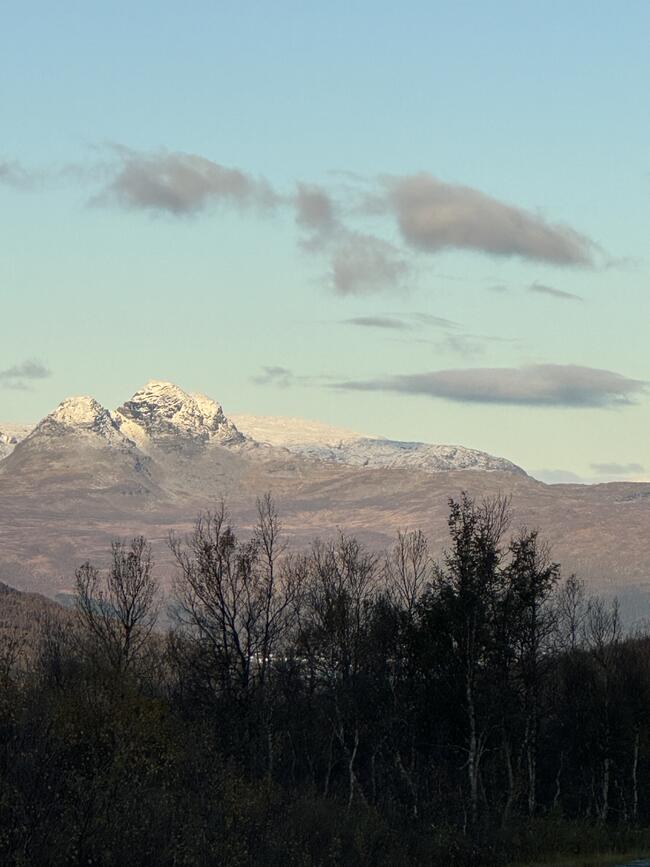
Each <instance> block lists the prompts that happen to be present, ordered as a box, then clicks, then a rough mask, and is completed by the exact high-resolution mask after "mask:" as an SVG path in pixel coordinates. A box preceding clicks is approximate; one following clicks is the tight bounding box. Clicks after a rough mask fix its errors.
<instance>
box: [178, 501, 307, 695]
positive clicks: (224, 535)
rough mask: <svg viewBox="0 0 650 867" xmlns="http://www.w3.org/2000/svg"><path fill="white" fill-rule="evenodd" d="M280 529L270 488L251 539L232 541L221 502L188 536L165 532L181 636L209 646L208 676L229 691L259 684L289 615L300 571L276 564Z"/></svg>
mask: <svg viewBox="0 0 650 867" xmlns="http://www.w3.org/2000/svg"><path fill="white" fill-rule="evenodd" d="M280 529H281V528H280V522H279V518H278V514H277V510H276V508H275V505H274V503H273V499H272V498H271V496H270V495H269V494H267V495H266V496H264V497H263V498H261V499H260V500H258V502H257V524H256V526H255V528H254V531H253V535H252V538H251V539H250V540H248V541H244V542H242V541H240V540H239V539H237V537H236V535H235V532H234V530H233V528H232V526H231V523H230V519H229V516H228V513H227V510H226V507H225V504H224V503H221V504H220V506H219V507H218V508H217V509H216V510H215V511H214V512H207V513H205V514H203V515H201V516H200V517H199V518H198V520H197V522H196V524H195V527H194V530H193V532H192V534H191V535H190V536H189V538H187V539H186V540H184V541H183V540H180V539H178V538H177V537H175V536H171V537H170V547H171V551H172V554H173V556H174V559H175V561H176V564H177V566H178V573H177V576H176V578H175V581H174V591H175V599H176V614H177V618H178V621H179V625H180V628H181V631H182V634H183V637H184V638H185V639H186V640H188V641H190V642H191V643H192V644H193V645H194V646H197V645H198V646H199V648H200V649H202V650H204V651H207V655H208V656H209V658H210V660H211V662H209V666H210V668H211V672H210V679H211V680H213V681H216V682H217V683H218V686H219V687H220V688H221V689H224V690H226V691H229V690H232V689H233V688H238V689H244V690H246V689H248V688H249V687H250V686H251V685H252V684H254V683H256V684H262V683H264V681H265V679H266V677H267V674H268V669H269V665H270V663H271V661H272V659H273V657H274V654H275V653H276V652H277V650H278V648H279V646H280V644H281V641H282V638H283V636H284V634H285V633H286V630H287V629H288V626H289V624H290V621H291V618H292V616H293V612H294V606H293V601H294V599H295V597H296V594H297V590H298V587H297V573H295V571H294V570H290V569H283V568H281V561H282V555H283V553H284V545H283V543H282V541H281V536H280ZM204 658H205V654H204Z"/></svg>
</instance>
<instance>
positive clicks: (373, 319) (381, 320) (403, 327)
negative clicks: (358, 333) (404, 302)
mask: <svg viewBox="0 0 650 867" xmlns="http://www.w3.org/2000/svg"><path fill="white" fill-rule="evenodd" d="M341 324H342V325H355V326H356V327H358V328H379V329H381V330H385V331H412V330H413V323H412V322H406V321H405V320H404V319H398V318H396V317H393V316H352V317H351V318H350V319H342V320H341Z"/></svg>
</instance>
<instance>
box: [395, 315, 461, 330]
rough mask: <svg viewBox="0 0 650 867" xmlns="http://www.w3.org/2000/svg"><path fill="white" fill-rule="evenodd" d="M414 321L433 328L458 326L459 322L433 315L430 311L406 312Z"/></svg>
mask: <svg viewBox="0 0 650 867" xmlns="http://www.w3.org/2000/svg"><path fill="white" fill-rule="evenodd" d="M406 315H407V316H409V317H410V318H411V319H414V320H415V321H416V322H420V323H422V324H423V325H431V326H433V327H434V328H459V327H460V323H458V322H454V320H453V319H445V318H444V317H442V316H433V315H432V314H431V313H408V314H406Z"/></svg>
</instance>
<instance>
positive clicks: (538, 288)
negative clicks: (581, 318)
mask: <svg viewBox="0 0 650 867" xmlns="http://www.w3.org/2000/svg"><path fill="white" fill-rule="evenodd" d="M528 291H529V292H538V293H539V294H540V295H550V296H551V297H552V298H558V299H560V300H561V301H584V298H583V297H582V295H576V294H575V293H574V292H565V291H564V290H563V289H555V288H554V287H553V286H545V285H544V283H531V285H530V286H529V287H528Z"/></svg>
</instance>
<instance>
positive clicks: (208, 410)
mask: <svg viewBox="0 0 650 867" xmlns="http://www.w3.org/2000/svg"><path fill="white" fill-rule="evenodd" d="M0 447H1V450H0V514H1V515H2V522H0V580H4V581H6V582H7V583H9V584H12V585H14V586H18V587H21V588H23V589H28V590H36V591H39V592H44V593H46V594H49V595H55V594H56V593H57V592H60V591H65V590H67V589H69V588H70V580H71V579H70V576H71V575H72V574H73V572H74V569H75V567H76V566H77V565H78V563H79V562H80V560H81V559H82V558H83V557H84V556H95V557H98V558H100V557H102V556H104V553H103V552H105V551H106V550H107V549H108V547H109V546H110V540H111V539H112V538H114V537H116V536H117V537H124V536H127V535H131V534H132V533H133V532H141V533H143V534H144V535H146V536H147V537H148V538H150V539H151V540H152V542H153V545H154V551H155V553H156V557H157V558H159V561H160V564H161V566H163V567H164V566H165V564H166V563H167V561H168V553H167V551H166V546H165V544H164V540H165V539H166V537H167V535H168V533H169V531H170V529H172V528H175V529H177V530H179V531H180V532H183V531H185V530H188V529H190V527H191V525H192V521H193V520H194V518H195V516H196V515H197V514H198V513H199V512H200V511H202V510H204V509H206V508H210V507H213V506H214V505H215V504H216V503H218V502H219V501H220V500H222V499H225V500H227V501H228V503H229V506H230V508H231V511H232V514H233V519H234V520H235V521H236V522H237V523H238V525H239V526H241V527H243V528H245V527H249V526H251V522H252V520H253V518H254V516H253V514H252V509H251V503H252V502H254V500H255V497H256V496H257V495H259V494H260V493H261V492H264V491H270V492H272V494H273V496H274V497H275V499H276V501H277V502H278V505H279V507H280V509H281V512H282V515H283V524H284V528H285V531H286V533H287V537H288V540H289V544H290V545H292V546H294V547H300V546H301V545H302V544H303V543H304V541H305V540H307V539H311V538H313V537H316V536H320V537H322V538H329V537H331V535H332V533H333V532H334V531H335V530H336V528H337V527H340V528H343V529H345V530H349V531H351V532H354V533H355V534H356V535H357V536H358V537H359V538H360V539H361V540H362V541H363V542H364V544H367V545H369V546H370V547H371V548H373V549H377V550H378V549H380V548H384V547H385V546H386V545H387V544H389V543H390V542H391V541H392V539H393V538H394V536H395V534H396V532H397V531H398V530H400V529H406V528H410V529H421V530H423V532H425V533H426V534H427V536H428V537H429V539H430V541H431V546H432V550H433V551H434V553H435V554H436V555H437V556H440V555H441V554H442V552H443V550H444V547H445V540H446V511H447V502H448V499H449V497H453V496H458V495H459V493H460V492H461V491H467V492H468V493H469V494H470V495H472V496H475V497H478V498H481V497H484V496H490V495H493V494H497V493H503V494H507V495H509V496H511V498H512V506H513V510H514V512H515V514H516V516H517V520H518V521H519V522H521V523H525V524H527V525H528V526H535V527H540V528H541V529H542V530H543V531H544V532H545V534H547V535H548V536H549V537H550V538H552V539H553V540H554V545H555V552H556V554H557V556H558V557H559V558H561V560H562V562H563V563H565V565H566V567H567V568H568V569H569V570H571V571H576V572H578V573H579V574H580V575H581V576H582V577H583V578H585V580H587V581H588V582H589V583H590V585H591V586H592V587H593V588H594V589H600V590H610V591H612V590H617V591H618V592H619V593H620V594H621V595H623V596H624V597H626V598H628V597H629V599H630V600H631V604H630V606H629V607H630V608H637V609H638V608H639V605H638V601H639V594H645V593H646V590H647V585H648V579H649V576H650V551H649V550H648V549H647V545H645V544H644V538H645V536H646V535H647V529H648V527H650V485H648V484H643V483H636V484H635V483H616V484H608V485H596V486H580V485H545V484H543V483H541V482H539V481H537V480H536V479H533V478H531V477H530V476H528V475H527V474H526V473H525V472H524V470H523V469H521V468H520V467H518V466H516V465H515V464H513V463H512V462H510V461H508V460H506V459H504V458H500V457H494V456H492V455H489V454H487V453H485V452H482V451H477V450H473V449H468V448H464V447H462V446H455V445H433V444H427V443H411V442H396V441H391V440H387V439H385V438H382V437H378V436H373V435H367V434H357V433H354V432H352V431H346V430H341V429H336V428H330V427H328V426H326V425H322V424H319V423H316V422H305V421H301V420H296V419H280V418H265V417H259V416H250V415H236V416H234V417H229V416H228V415H227V414H226V413H225V412H224V410H223V408H222V407H221V405H220V404H218V403H217V402H215V401H214V400H212V399H210V398H209V397H206V396H205V395H202V394H192V393H188V392H186V391H184V390H183V389H181V388H179V387H178V386H175V385H173V384H172V383H168V382H160V381H151V382H149V383H147V385H145V386H144V387H143V388H141V389H139V390H138V391H137V392H136V393H135V394H134V395H133V396H132V397H131V398H130V399H128V400H126V401H124V403H123V404H122V405H121V406H119V407H118V408H117V409H115V410H109V409H107V408H106V407H104V406H102V405H101V404H100V403H99V402H98V401H96V400H95V399H94V398H92V397H87V396H85V397H73V398H68V399H66V400H64V401H63V402H62V403H61V404H60V405H59V406H58V407H57V408H56V409H55V410H54V411H53V412H51V413H50V414H49V415H47V416H46V417H45V418H44V419H43V420H42V421H40V422H39V423H38V424H37V425H36V426H35V427H33V428H31V429H30V428H29V427H28V426H19V425H6V424H1V423H0ZM3 456H4V457H3ZM622 552H624V553H622ZM639 610H640V609H639Z"/></svg>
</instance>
